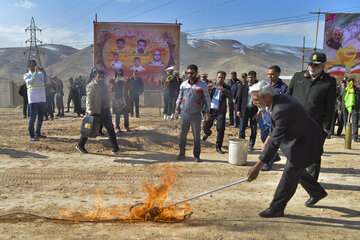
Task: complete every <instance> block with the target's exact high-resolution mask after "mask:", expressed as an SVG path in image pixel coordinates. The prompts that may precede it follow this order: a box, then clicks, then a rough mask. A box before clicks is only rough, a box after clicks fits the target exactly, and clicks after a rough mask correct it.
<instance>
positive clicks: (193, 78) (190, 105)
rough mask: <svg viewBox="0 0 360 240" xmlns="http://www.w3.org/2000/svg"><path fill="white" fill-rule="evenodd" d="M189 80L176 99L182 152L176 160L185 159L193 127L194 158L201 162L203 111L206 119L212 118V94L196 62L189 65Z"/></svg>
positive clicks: (185, 82)
mask: <svg viewBox="0 0 360 240" xmlns="http://www.w3.org/2000/svg"><path fill="white" fill-rule="evenodd" d="M186 74H187V75H188V78H189V80H187V81H184V82H183V83H182V84H181V85H180V92H179V96H178V99H177V101H176V111H175V117H177V116H178V115H179V111H180V110H181V119H180V142H179V145H180V153H179V155H178V156H177V158H176V160H178V161H181V160H184V159H185V147H186V140H187V134H188V132H189V129H190V125H191V129H192V132H193V135H194V151H193V154H194V160H195V162H200V161H201V160H200V152H201V142H200V132H201V111H204V112H205V120H208V119H209V118H210V114H209V112H210V95H209V91H208V86H207V84H206V83H204V82H202V81H200V80H199V78H198V77H197V74H198V67H197V66H196V65H194V64H192V65H189V66H188V67H187V72H186Z"/></svg>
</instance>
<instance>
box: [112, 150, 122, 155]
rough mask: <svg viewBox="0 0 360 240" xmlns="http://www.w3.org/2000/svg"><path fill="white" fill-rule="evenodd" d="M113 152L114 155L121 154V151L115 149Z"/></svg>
mask: <svg viewBox="0 0 360 240" xmlns="http://www.w3.org/2000/svg"><path fill="white" fill-rule="evenodd" d="M111 152H112V154H115V155H119V154H121V152H120V149H114V150H111Z"/></svg>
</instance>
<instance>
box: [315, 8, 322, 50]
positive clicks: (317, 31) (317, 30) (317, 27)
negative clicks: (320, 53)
mask: <svg viewBox="0 0 360 240" xmlns="http://www.w3.org/2000/svg"><path fill="white" fill-rule="evenodd" d="M320 13H321V12H320V8H319V12H318V19H317V25H316V40H315V49H314V50H315V52H316V47H317V41H318V33H319V21H320Z"/></svg>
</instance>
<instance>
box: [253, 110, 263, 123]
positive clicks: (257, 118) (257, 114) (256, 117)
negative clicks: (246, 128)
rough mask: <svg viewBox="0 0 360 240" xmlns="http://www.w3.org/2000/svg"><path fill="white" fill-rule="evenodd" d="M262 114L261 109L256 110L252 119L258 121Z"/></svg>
mask: <svg viewBox="0 0 360 240" xmlns="http://www.w3.org/2000/svg"><path fill="white" fill-rule="evenodd" d="M261 115H262V111H261V110H258V112H257V113H256V114H255V116H254V118H253V119H254V120H256V121H257V122H258V121H259V119H260V117H261Z"/></svg>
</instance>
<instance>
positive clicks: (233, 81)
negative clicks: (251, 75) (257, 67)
mask: <svg viewBox="0 0 360 240" xmlns="http://www.w3.org/2000/svg"><path fill="white" fill-rule="evenodd" d="M230 77H231V78H230V80H229V81H228V83H227V85H229V87H230V89H231V94H232V97H231V98H229V100H228V104H229V125H234V126H235V127H239V123H240V118H239V117H238V116H237V115H236V108H235V105H236V103H234V100H233V99H234V98H235V97H236V92H237V82H238V81H239V79H238V78H237V74H236V72H231V73H230ZM234 112H235V114H234Z"/></svg>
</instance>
